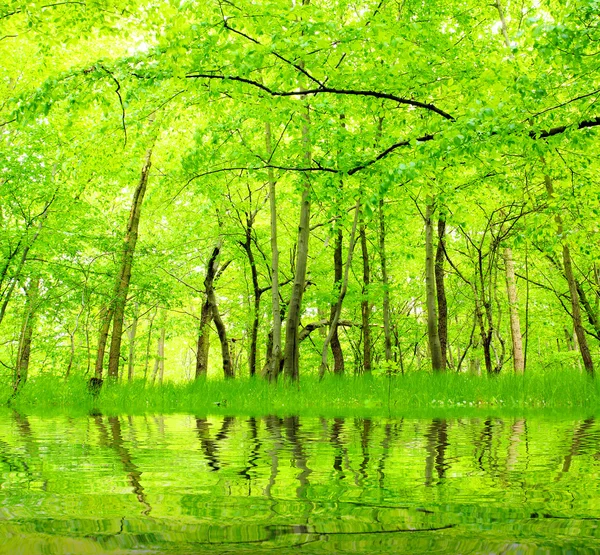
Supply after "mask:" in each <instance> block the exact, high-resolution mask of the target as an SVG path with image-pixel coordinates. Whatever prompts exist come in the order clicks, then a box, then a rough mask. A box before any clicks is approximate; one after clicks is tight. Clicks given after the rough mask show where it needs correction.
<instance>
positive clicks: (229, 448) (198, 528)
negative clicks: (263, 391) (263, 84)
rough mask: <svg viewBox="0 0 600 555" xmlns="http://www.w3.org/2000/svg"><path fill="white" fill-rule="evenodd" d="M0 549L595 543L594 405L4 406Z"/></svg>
mask: <svg viewBox="0 0 600 555" xmlns="http://www.w3.org/2000/svg"><path fill="white" fill-rule="evenodd" d="M0 466H1V471H2V478H1V487H0V552H1V553H25V554H28V555H29V554H36V553H39V554H53V553H77V554H100V553H122V554H125V553H127V554H133V553H136V554H137V553H231V554H238V553H239V554H242V553H248V554H252V553H276V554H287V553H315V554H320V553H553V552H563V553H568V552H571V553H585V552H589V553H597V552H598V551H599V550H600V532H599V529H598V524H599V523H600V481H599V476H600V422H598V421H597V420H596V419H594V418H592V417H590V418H577V417H569V416H564V417H555V416H552V417H546V418H544V417H540V416H536V417H535V418H534V417H531V418H515V417H510V418H508V417H507V418H498V417H489V418H485V417H481V418H473V417H469V418H456V417H452V418H448V419H444V418H434V419H431V418H430V419H423V418H410V417H406V418H390V419H381V418H377V419H367V418H342V417H340V418H309V417H296V416H291V417H285V418H282V417H278V416H265V417H233V416H229V417H228V416H206V415H188V414H180V415H164V416H163V415H156V416H126V415H125V416H106V415H102V414H91V415H88V416H83V417H81V416H79V417H68V416H44V417H41V416H27V415H25V414H20V413H18V412H11V411H5V412H2V413H0Z"/></svg>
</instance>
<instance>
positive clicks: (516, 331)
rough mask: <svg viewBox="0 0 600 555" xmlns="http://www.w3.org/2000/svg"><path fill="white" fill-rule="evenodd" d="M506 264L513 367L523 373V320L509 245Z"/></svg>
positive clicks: (505, 250) (505, 254)
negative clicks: (520, 313)
mask: <svg viewBox="0 0 600 555" xmlns="http://www.w3.org/2000/svg"><path fill="white" fill-rule="evenodd" d="M504 264H505V266H506V289H507V292H508V307H509V310H510V334H511V337H512V345H513V367H514V369H515V374H523V372H524V371H525V359H524V356H523V338H522V336H521V320H520V318H519V306H518V298H517V282H516V279H515V264H514V262H513V257H512V250H511V249H510V248H508V247H507V248H505V249H504Z"/></svg>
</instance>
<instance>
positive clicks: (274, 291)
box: [265, 122, 281, 381]
mask: <svg viewBox="0 0 600 555" xmlns="http://www.w3.org/2000/svg"><path fill="white" fill-rule="evenodd" d="M265 143H266V147H267V153H268V154H269V156H272V155H273V149H272V146H271V125H270V123H268V122H267V123H266V124H265ZM268 180H269V208H270V212H271V214H270V215H271V318H272V321H273V326H272V329H273V334H272V343H271V349H270V351H269V352H270V354H269V357H270V366H269V370H268V373H267V377H268V379H269V380H270V381H273V380H276V379H277V377H278V376H279V369H280V368H281V306H280V304H279V247H278V245H277V197H276V191H275V185H276V181H275V176H274V174H273V168H269V169H268Z"/></svg>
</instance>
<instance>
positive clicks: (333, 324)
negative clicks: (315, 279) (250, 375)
mask: <svg viewBox="0 0 600 555" xmlns="http://www.w3.org/2000/svg"><path fill="white" fill-rule="evenodd" d="M359 213H360V198H359V199H358V200H357V201H356V205H355V206H354V222H353V223H352V232H351V233H350V243H349V245H348V254H347V255H346V267H345V269H344V273H343V275H339V279H336V285H337V284H338V283H339V284H340V293H339V295H338V299H337V302H336V303H335V305H334V306H333V307H332V310H331V319H330V324H329V334H328V335H327V337H326V338H325V342H324V343H323V352H322V354H321V368H320V369H319V377H320V378H321V379H323V376H324V375H325V370H326V369H327V349H328V346H329V343H331V348H332V351H333V355H334V359H335V356H336V352H337V356H339V357H340V358H341V363H339V362H338V361H337V360H336V365H335V367H334V373H335V374H336V375H341V374H343V373H344V358H343V355H342V348H341V345H339V338H338V335H337V331H338V322H339V319H340V314H341V312H342V304H343V302H344V297H345V296H346V292H347V290H348V276H349V274H350V267H351V266H352V254H353V253H354V243H355V238H356V228H357V226H358V218H359ZM337 243H338V244H339V249H338V245H337V244H336V251H337V254H336V255H335V266H336V277H338V275H337V274H338V271H339V274H341V270H342V248H341V247H342V245H341V243H342V234H341V230H340V232H339V233H338V235H337ZM334 338H335V339H337V342H338V350H337V351H336V350H334V349H333V339H334Z"/></svg>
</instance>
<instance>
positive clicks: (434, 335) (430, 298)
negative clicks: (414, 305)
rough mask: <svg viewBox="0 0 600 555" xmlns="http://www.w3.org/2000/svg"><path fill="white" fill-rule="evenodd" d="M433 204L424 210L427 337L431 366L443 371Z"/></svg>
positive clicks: (429, 204)
mask: <svg viewBox="0 0 600 555" xmlns="http://www.w3.org/2000/svg"><path fill="white" fill-rule="evenodd" d="M432 215H433V205H432V204H431V203H428V204H427V208H426V212H425V293H426V307H427V338H428V340H429V350H430V352H431V366H432V368H433V371H434V372H443V371H444V366H443V365H442V348H441V345H440V336H439V331H438V318H437V311H436V292H435V268H434V257H433V225H432V222H431V217H432Z"/></svg>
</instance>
